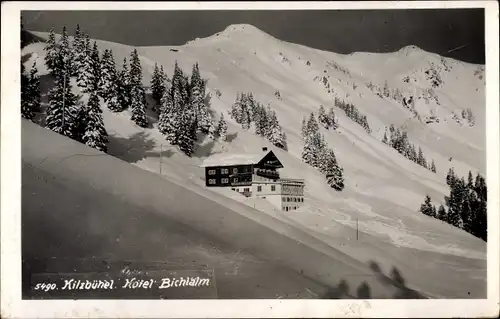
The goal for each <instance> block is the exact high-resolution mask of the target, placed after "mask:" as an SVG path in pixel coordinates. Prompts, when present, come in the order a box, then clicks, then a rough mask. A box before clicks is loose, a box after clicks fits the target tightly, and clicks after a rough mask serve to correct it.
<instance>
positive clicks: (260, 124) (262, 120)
mask: <svg viewBox="0 0 500 319" xmlns="http://www.w3.org/2000/svg"><path fill="white" fill-rule="evenodd" d="M256 114H257V115H256V119H257V121H256V122H255V134H257V135H258V136H262V137H265V136H267V123H268V114H267V111H266V108H265V107H264V105H262V104H259V105H258V107H257V112H256Z"/></svg>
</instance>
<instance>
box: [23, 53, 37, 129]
mask: <svg viewBox="0 0 500 319" xmlns="http://www.w3.org/2000/svg"><path fill="white" fill-rule="evenodd" d="M25 72H26V68H25V67H24V64H23V62H22V61H21V116H22V117H23V118H25V119H28V120H33V118H34V117H35V113H34V112H33V111H34V110H33V109H32V107H31V106H32V105H31V103H30V102H31V98H32V97H31V95H30V94H31V92H30V78H29V76H27V75H26V74H25Z"/></svg>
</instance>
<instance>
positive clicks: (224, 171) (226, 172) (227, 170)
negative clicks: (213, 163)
mask: <svg viewBox="0 0 500 319" xmlns="http://www.w3.org/2000/svg"><path fill="white" fill-rule="evenodd" d="M221 173H222V174H228V173H229V169H227V168H223V169H221Z"/></svg>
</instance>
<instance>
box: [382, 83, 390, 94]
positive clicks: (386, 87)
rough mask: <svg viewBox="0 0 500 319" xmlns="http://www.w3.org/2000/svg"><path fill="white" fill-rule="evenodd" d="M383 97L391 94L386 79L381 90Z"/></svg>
mask: <svg viewBox="0 0 500 319" xmlns="http://www.w3.org/2000/svg"><path fill="white" fill-rule="evenodd" d="M383 94H384V96H385V97H389V96H391V92H390V91H389V85H388V84H387V81H385V83H384V92H383Z"/></svg>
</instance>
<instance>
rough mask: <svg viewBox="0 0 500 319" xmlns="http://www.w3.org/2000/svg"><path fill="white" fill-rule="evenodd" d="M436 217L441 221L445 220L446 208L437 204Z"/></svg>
mask: <svg viewBox="0 0 500 319" xmlns="http://www.w3.org/2000/svg"><path fill="white" fill-rule="evenodd" d="M436 218H437V219H439V220H442V221H446V220H447V216H446V210H445V209H444V206H443V205H439V209H438V211H437V216H436Z"/></svg>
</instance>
